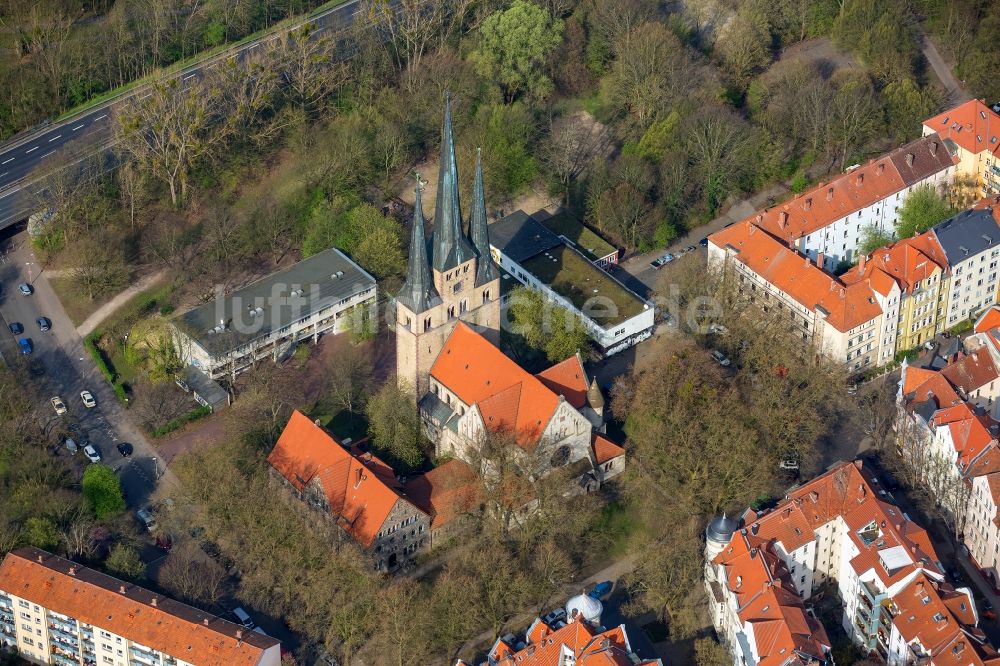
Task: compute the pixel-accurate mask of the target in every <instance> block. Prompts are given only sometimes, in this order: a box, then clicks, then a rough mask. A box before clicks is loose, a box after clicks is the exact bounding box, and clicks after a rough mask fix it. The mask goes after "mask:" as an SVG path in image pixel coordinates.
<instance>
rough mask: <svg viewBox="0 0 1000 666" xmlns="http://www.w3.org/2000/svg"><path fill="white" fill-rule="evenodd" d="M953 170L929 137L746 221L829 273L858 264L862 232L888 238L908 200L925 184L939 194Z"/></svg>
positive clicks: (952, 164)
mask: <svg viewBox="0 0 1000 666" xmlns="http://www.w3.org/2000/svg"><path fill="white" fill-rule="evenodd" d="M955 165H956V159H955V158H954V157H952V155H950V154H949V153H948V151H947V150H946V149H945V146H944V143H943V141H942V139H941V138H940V137H938V136H937V135H935V134H928V135H927V136H924V137H921V138H920V139H917V140H916V141H913V142H911V143H908V144H906V145H905V146H901V147H900V148H897V149H896V150H894V151H892V152H890V153H887V154H886V155H883V156H881V157H879V158H876V159H873V160H871V161H869V162H868V163H866V164H864V165H862V166H858V167H855V168H852V169H849V170H848V171H847V172H846V173H843V174H840V175H838V176H836V177H834V178H833V179H832V180H831V181H829V182H825V183H820V184H818V185H817V186H816V187H813V188H812V189H809V190H807V191H806V192H804V193H802V194H800V195H799V196H797V197H795V198H794V199H792V200H790V201H788V202H786V203H783V204H780V205H778V206H772V207H770V208H766V209H764V210H760V211H757V212H756V213H754V214H753V215H751V216H749V217H747V218H746V219H745V220H744V221H746V222H751V223H753V224H754V225H756V226H758V227H760V228H762V229H765V230H766V231H768V232H769V233H770V234H771V235H773V236H775V237H776V238H779V239H780V240H781V241H783V242H784V243H785V244H787V245H789V246H791V247H793V248H795V249H796V250H797V251H799V252H800V253H802V254H804V255H806V256H808V257H809V258H811V259H813V260H814V261H818V263H819V264H820V265H821V267H822V268H823V269H824V270H827V271H833V270H835V269H836V268H837V265H838V264H839V263H840V262H842V261H844V262H853V261H855V260H856V259H857V253H858V245H859V244H860V242H861V239H862V237H863V232H864V230H865V228H866V227H874V228H876V229H879V230H881V231H884V232H889V233H892V232H893V231H894V229H895V225H896V221H897V220H898V218H899V210H900V208H901V207H902V206H903V203H904V202H905V201H906V198H907V196H909V194H910V193H911V192H913V190H914V189H916V188H918V187H921V186H924V185H930V186H933V187H935V188H937V189H943V188H944V187H946V186H947V185H948V184H949V183H950V181H951V179H952V178H953V177H954V173H955V169H956V166H955Z"/></svg>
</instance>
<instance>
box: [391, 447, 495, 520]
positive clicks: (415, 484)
mask: <svg viewBox="0 0 1000 666" xmlns="http://www.w3.org/2000/svg"><path fill="white" fill-rule="evenodd" d="M479 493H480V488H479V484H478V478H477V476H476V472H475V470H473V469H472V468H471V467H469V465H467V464H466V463H464V462H462V461H461V460H457V459H456V460H449V461H448V462H446V463H444V464H443V465H439V466H437V467H435V468H434V469H432V470H431V471H429V472H427V473H426V474H421V475H420V476H417V477H415V478H413V479H411V480H410V481H408V482H407V483H406V496H407V497H408V498H409V499H410V501H411V502H413V503H414V504H416V505H417V506H418V507H420V508H421V510H423V511H424V512H425V513H427V514H429V515H430V516H431V517H432V518H431V529H437V528H439V527H442V526H444V525H447V524H448V523H450V522H451V521H452V520H454V519H455V518H458V517H460V516H462V515H464V514H467V513H470V512H474V511H475V510H476V508H477V507H478V505H479Z"/></svg>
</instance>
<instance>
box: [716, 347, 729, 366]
mask: <svg viewBox="0 0 1000 666" xmlns="http://www.w3.org/2000/svg"><path fill="white" fill-rule="evenodd" d="M712 358H713V359H714V360H715V362H716V363H718V364H719V365H721V366H722V367H723V368H728V367H729V366H730V364H731V363H732V362H731V361H730V360H729V358H728V357H727V356H726V355H725V354H723V353H722V352H720V351H718V350H716V351H714V352H712Z"/></svg>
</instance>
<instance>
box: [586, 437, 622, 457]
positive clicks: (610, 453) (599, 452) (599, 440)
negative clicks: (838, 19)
mask: <svg viewBox="0 0 1000 666" xmlns="http://www.w3.org/2000/svg"><path fill="white" fill-rule="evenodd" d="M591 446H593V447H594V460H596V461H597V464H598V465H603V464H604V463H606V462H608V461H609V460H614V459H615V458H619V457H621V456H623V455H625V449H623V448H622V447H620V446H618V445H617V444H615V443H614V442H612V441H611V440H610V439H608V438H607V437H605V436H604V435H602V434H601V433H599V432H595V433H594V434H593V437H592V438H591Z"/></svg>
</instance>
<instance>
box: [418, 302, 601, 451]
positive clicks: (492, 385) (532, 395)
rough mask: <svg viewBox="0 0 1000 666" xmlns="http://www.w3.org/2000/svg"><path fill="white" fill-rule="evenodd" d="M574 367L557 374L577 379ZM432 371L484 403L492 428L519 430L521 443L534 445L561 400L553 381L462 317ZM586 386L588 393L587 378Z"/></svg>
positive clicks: (472, 401)
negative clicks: (514, 358) (525, 365)
mask: <svg viewBox="0 0 1000 666" xmlns="http://www.w3.org/2000/svg"><path fill="white" fill-rule="evenodd" d="M560 365H563V364H560ZM571 367H572V366H571V365H565V366H564V367H562V368H560V369H558V370H556V371H554V372H553V375H554V376H556V377H558V378H559V379H560V380H561V381H562V380H566V381H567V382H568V383H569V384H572V383H573V382H572V381H569V380H570V379H572V376H571V375H572V373H571V372H569V371H568V369H569V368H571ZM581 372H582V368H581ZM543 374H545V373H543ZM431 376H432V377H433V378H434V379H435V380H437V381H438V382H439V383H440V384H442V385H443V386H445V387H446V388H447V389H448V390H449V391H451V392H453V393H454V394H455V395H456V396H458V399H459V400H461V401H462V402H464V403H465V404H466V405H469V406H472V405H478V406H479V411H480V413H482V415H483V420H484V421H485V422H486V427H487V428H490V429H492V430H509V431H511V432H513V434H514V437H515V439H516V440H517V443H518V444H519V445H520V446H521V447H522V448H524V449H526V450H529V451H530V450H533V449H534V448H535V446H536V445H537V444H538V441H539V439H540V438H541V435H542V432H544V430H545V427H546V425H547V424H548V422H549V420H550V419H551V418H552V415H553V414H554V413H555V410H556V407H557V406H558V404H559V396H558V395H557V394H556V393H555V392H554V391H553V390H552V389H551V388H549V386H547V385H546V384H545V383H543V382H542V381H541V380H540V379H539V378H538V377H535V376H534V375H532V374H531V373H529V372H528V371H527V370H525V369H524V368H522V367H521V366H519V365H518V364H517V363H515V362H514V361H512V360H511V359H510V358H508V357H507V355H506V354H504V353H503V352H501V351H500V350H499V349H497V348H496V347H495V346H494V345H493V344H491V343H490V342H489V341H488V340H487V339H486V338H484V337H483V336H481V335H479V334H478V333H476V332H475V331H474V330H472V329H471V328H470V327H469V326H468V325H466V324H465V323H464V322H461V321H460V322H458V324H456V325H455V328H454V330H453V331H452V332H451V335H449V336H448V340H447V341H446V342H445V344H444V348H443V349H442V350H441V353H440V354H438V357H437V359H436V360H435V361H434V365H433V366H431ZM547 381H549V382H550V383H551V382H553V381H554V380H552V379H548V380H547ZM583 391H584V395H585V394H586V384H584V385H583ZM567 401H568V400H567Z"/></svg>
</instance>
